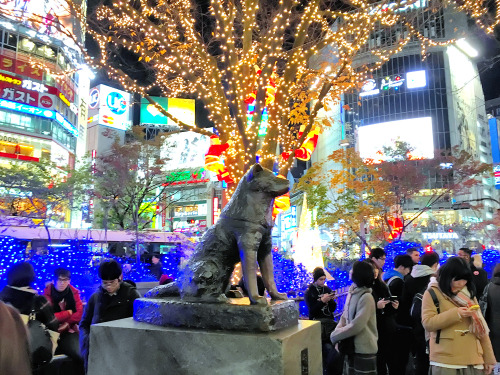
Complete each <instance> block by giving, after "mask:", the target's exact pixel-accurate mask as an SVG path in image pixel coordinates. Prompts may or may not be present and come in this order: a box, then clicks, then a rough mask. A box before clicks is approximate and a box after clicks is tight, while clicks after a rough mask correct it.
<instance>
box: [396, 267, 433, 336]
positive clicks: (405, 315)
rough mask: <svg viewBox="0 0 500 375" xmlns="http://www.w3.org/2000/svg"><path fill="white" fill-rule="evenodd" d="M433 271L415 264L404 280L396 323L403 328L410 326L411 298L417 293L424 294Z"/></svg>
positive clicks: (411, 323)
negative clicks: (403, 326)
mask: <svg viewBox="0 0 500 375" xmlns="http://www.w3.org/2000/svg"><path fill="white" fill-rule="evenodd" d="M435 273H436V271H434V270H433V269H432V268H430V267H429V266H426V265H423V264H417V265H415V266H413V269H412V271H411V274H410V275H409V276H408V278H407V279H406V280H405V283H404V286H403V294H402V296H401V299H400V302H399V309H398V316H397V321H398V323H399V324H402V325H405V326H412V325H413V322H412V319H411V317H410V310H411V306H412V304H413V298H414V297H415V294H417V293H422V294H423V293H424V292H425V290H426V289H427V285H429V281H430V280H431V277H432V275H433V274H435Z"/></svg>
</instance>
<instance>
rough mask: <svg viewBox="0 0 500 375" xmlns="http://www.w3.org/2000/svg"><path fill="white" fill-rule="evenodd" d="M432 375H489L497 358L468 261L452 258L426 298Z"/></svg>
mask: <svg viewBox="0 0 500 375" xmlns="http://www.w3.org/2000/svg"><path fill="white" fill-rule="evenodd" d="M422 325H423V326H424V328H425V330H426V331H427V332H428V333H429V334H430V339H429V358H430V372H429V373H430V374H431V375H484V374H486V375H488V374H491V371H492V370H493V368H494V366H495V364H496V359H495V355H494V353H493V348H492V346H491V341H490V338H489V335H488V334H489V329H488V325H487V324H486V321H485V320H484V318H483V315H482V314H481V310H480V309H479V305H478V302H477V299H476V288H475V285H474V283H473V282H472V272H471V269H470V266H469V264H468V262H466V261H465V260H464V259H462V258H459V257H452V258H449V259H448V260H447V261H446V263H445V264H444V265H443V266H441V268H440V269H439V271H438V276H437V281H431V282H430V283H429V287H428V289H427V290H426V291H425V293H424V296H423V299H422Z"/></svg>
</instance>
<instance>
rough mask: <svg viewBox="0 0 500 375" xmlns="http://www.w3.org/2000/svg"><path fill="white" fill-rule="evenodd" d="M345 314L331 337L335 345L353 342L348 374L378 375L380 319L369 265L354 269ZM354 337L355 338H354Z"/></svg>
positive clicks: (347, 367)
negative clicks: (342, 342) (378, 328)
mask: <svg viewBox="0 0 500 375" xmlns="http://www.w3.org/2000/svg"><path fill="white" fill-rule="evenodd" d="M351 279H352V281H353V284H352V285H351V286H350V287H349V293H348V295H347V298H346V301H345V304H344V312H343V313H342V317H341V318H340V321H339V324H338V325H337V327H336V328H335V330H334V331H333V332H332V334H331V335H330V340H331V341H332V344H334V345H335V344H337V343H338V342H340V341H342V340H346V341H345V342H347V341H348V340H351V342H352V341H353V344H354V345H353V346H354V347H353V348H352V349H353V352H350V353H347V358H346V361H345V370H344V374H345V375H377V338H378V334H377V318H376V316H375V309H376V308H375V301H374V299H373V297H372V289H371V287H372V285H373V281H374V272H373V268H372V266H371V265H370V264H368V263H366V262H362V261H357V262H355V263H354V264H353V266H352V271H351ZM351 338H352V339H351Z"/></svg>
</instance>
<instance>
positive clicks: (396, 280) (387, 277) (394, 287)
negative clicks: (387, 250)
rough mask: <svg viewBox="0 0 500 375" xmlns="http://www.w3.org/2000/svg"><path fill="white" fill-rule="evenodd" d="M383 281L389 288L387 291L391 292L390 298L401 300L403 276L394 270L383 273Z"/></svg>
mask: <svg viewBox="0 0 500 375" xmlns="http://www.w3.org/2000/svg"><path fill="white" fill-rule="evenodd" d="M384 281H385V282H386V283H387V286H388V287H389V291H390V292H391V294H390V295H391V296H396V297H398V298H399V299H401V295H402V294H403V285H404V276H403V274H402V273H401V272H398V271H396V270H395V269H392V270H389V271H387V272H384Z"/></svg>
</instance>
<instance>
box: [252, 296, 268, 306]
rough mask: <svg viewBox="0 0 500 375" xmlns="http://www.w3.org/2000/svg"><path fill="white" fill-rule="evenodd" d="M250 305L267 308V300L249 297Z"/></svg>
mask: <svg viewBox="0 0 500 375" xmlns="http://www.w3.org/2000/svg"><path fill="white" fill-rule="evenodd" d="M250 304H252V305H260V306H267V299H266V297H262V296H256V297H250Z"/></svg>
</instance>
